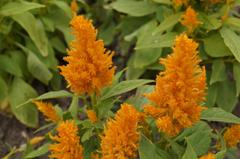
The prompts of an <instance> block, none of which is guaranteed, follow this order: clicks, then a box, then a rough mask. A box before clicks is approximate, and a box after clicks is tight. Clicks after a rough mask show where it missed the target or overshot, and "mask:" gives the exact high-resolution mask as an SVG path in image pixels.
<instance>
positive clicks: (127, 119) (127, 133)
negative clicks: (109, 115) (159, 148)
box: [101, 104, 139, 159]
mask: <svg viewBox="0 0 240 159" xmlns="http://www.w3.org/2000/svg"><path fill="white" fill-rule="evenodd" d="M138 122H139V113H138V112H137V110H136V109H135V108H134V107H133V106H132V105H128V104H122V106H121V109H120V110H119V111H118V112H117V113H116V116H115V119H111V120H109V121H108V122H107V124H106V127H105V128H104V133H103V136H102V137H101V139H102V141H101V149H102V159H125V158H126V159H127V158H129V159H130V158H136V154H137V153H136V152H137V147H138V142H139V133H138V132H137V128H138Z"/></svg>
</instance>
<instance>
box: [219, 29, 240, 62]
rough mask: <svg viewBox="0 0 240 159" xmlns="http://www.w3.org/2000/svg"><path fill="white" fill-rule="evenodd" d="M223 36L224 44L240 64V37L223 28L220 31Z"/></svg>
mask: <svg viewBox="0 0 240 159" xmlns="http://www.w3.org/2000/svg"><path fill="white" fill-rule="evenodd" d="M220 33H221V36H222V37H223V39H224V43H225V44H226V45H227V47H228V48H229V49H230V50H231V52H232V54H233V55H234V57H235V58H236V60H237V61H238V62H240V45H239V44H240V36H239V35H237V34H236V33H235V32H234V31H233V30H231V29H229V28H226V27H223V28H222V29H221V30H220Z"/></svg>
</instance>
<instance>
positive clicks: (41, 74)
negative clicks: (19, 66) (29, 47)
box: [27, 52, 53, 85]
mask: <svg viewBox="0 0 240 159" xmlns="http://www.w3.org/2000/svg"><path fill="white" fill-rule="evenodd" d="M27 67H28V70H29V72H30V73H31V74H32V75H33V77H35V78H36V79H38V80H39V81H41V82H43V83H44V84H46V85H47V84H48V82H49V81H50V80H51V79H52V77H53V75H52V73H51V72H50V71H49V70H48V68H47V67H46V65H44V63H42V61H41V60H39V59H38V57H37V56H36V55H35V54H34V53H31V52H29V53H28V57H27Z"/></svg>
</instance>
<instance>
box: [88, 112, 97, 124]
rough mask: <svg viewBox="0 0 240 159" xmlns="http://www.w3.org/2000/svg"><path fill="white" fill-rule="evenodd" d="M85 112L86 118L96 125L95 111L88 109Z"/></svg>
mask: <svg viewBox="0 0 240 159" xmlns="http://www.w3.org/2000/svg"><path fill="white" fill-rule="evenodd" d="M86 112H87V117H88V119H89V120H90V121H91V122H93V123H96V122H97V115H96V113H95V111H94V110H90V109H89V110H87V111H86Z"/></svg>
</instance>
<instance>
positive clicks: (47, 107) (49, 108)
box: [33, 101, 60, 122]
mask: <svg viewBox="0 0 240 159" xmlns="http://www.w3.org/2000/svg"><path fill="white" fill-rule="evenodd" d="M33 103H34V104H35V105H36V106H37V108H38V110H39V111H40V112H42V113H43V115H44V116H45V117H46V120H48V121H52V122H58V121H59V120H60V117H59V116H58V114H57V112H56V110H55V109H54V106H53V105H52V103H45V102H41V101H34V102H33Z"/></svg>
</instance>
